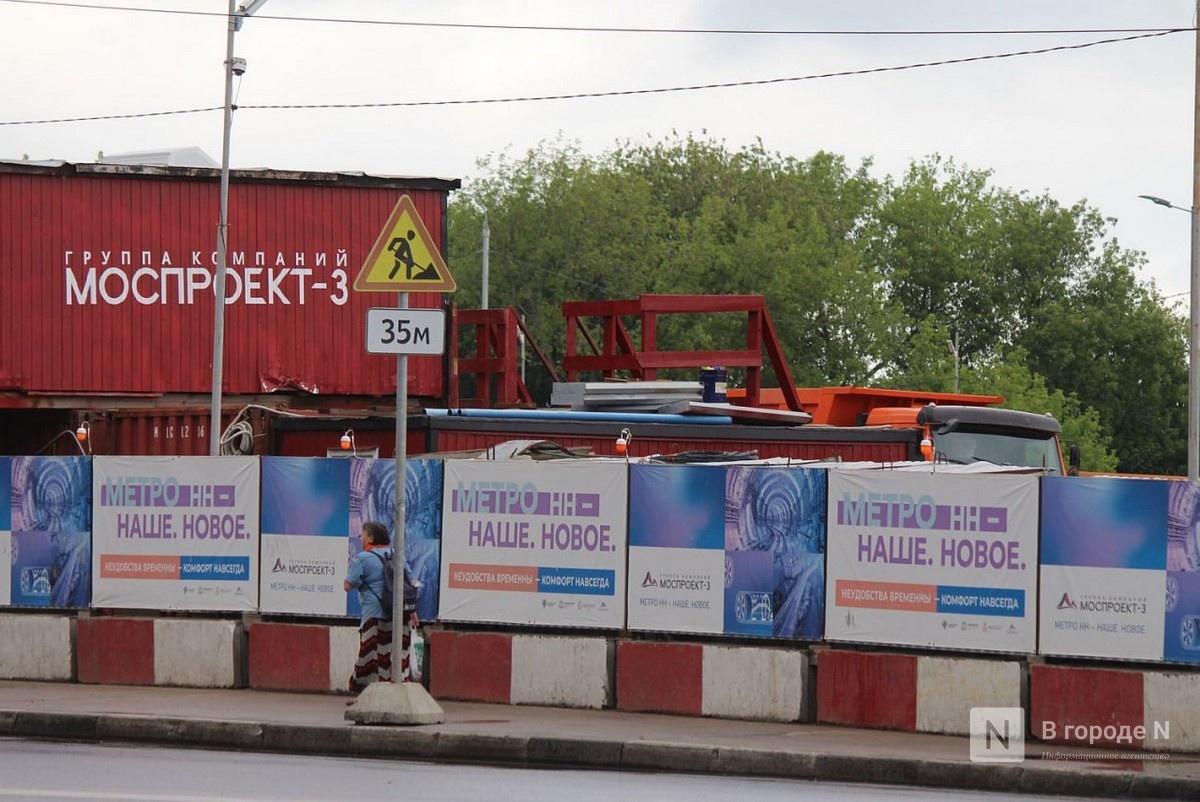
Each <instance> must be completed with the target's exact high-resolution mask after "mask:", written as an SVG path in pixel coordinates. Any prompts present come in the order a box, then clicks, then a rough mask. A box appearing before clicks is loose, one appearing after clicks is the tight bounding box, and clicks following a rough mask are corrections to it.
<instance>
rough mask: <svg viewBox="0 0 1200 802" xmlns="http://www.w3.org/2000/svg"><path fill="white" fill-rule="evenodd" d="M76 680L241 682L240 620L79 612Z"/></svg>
mask: <svg viewBox="0 0 1200 802" xmlns="http://www.w3.org/2000/svg"><path fill="white" fill-rule="evenodd" d="M76 649H77V655H78V667H79V670H78V678H79V681H80V682H84V683H96V684H102V685H103V684H108V685H180V686H187V687H194V688H236V687H241V686H243V685H244V684H245V678H244V671H243V669H242V666H243V664H244V655H243V650H242V625H241V622H238V621H221V620H207V619H186V618H179V619H173V618H159V619H155V618H117V617H107V616H104V617H95V618H93V617H89V616H81V617H80V618H79V620H78V621H77V641H76Z"/></svg>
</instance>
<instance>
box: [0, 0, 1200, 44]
mask: <svg viewBox="0 0 1200 802" xmlns="http://www.w3.org/2000/svg"><path fill="white" fill-rule="evenodd" d="M0 2H3V3H12V4H16V5H26V6H52V7H57V8H79V9H89V10H92V11H123V12H138V13H144V14H174V15H179V16H189V17H228V16H229V15H228V14H225V13H222V12H218V11H186V10H183V9H174V8H145V7H142V6H117V5H94V4H91V3H70V2H65V0H0ZM254 19H255V20H256V21H257V20H279V21H284V22H320V23H332V24H339V25H392V26H400V27H409V28H450V29H455V28H459V29H473V30H486V31H497V30H499V31H542V32H565V33H666V34H722V35H745V36H992V35H996V36H1010V35H1022V34H1063V33H1088V34H1095V33H1154V32H1159V33H1165V32H1169V31H1175V30H1178V29H1176V28H1165V27H1160V28H1031V29H1019V28H1007V29H998V30H982V29H976V30H972V29H965V30H946V31H926V30H900V31H868V30H846V31H822V30H773V29H765V28H757V29H756V28H636V27H618V26H611V27H610V26H586V25H501V24H487V23H473V22H414V21H402V20H377V19H353V18H343V17H289V16H282V15H271V14H255V15H254ZM1186 30H1195V29H1194V28H1189V29H1186Z"/></svg>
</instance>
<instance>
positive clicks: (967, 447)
mask: <svg viewBox="0 0 1200 802" xmlns="http://www.w3.org/2000/svg"><path fill="white" fill-rule="evenodd" d="M915 423H916V424H917V425H918V426H920V427H922V428H923V429H924V431H925V436H926V437H927V438H928V439H929V441H930V448H929V452H928V455H927V459H931V460H933V461H934V462H950V463H957V464H960V465H969V464H971V463H973V462H991V463H993V464H996V465H1017V466H1024V467H1030V468H1042V469H1044V470H1046V471H1047V472H1048V473H1050V474H1053V475H1058V476H1064V475H1066V469H1065V466H1064V464H1063V458H1062V449H1061V448H1060V446H1059V434H1061V432H1062V427H1061V426H1059V423H1058V421H1056V420H1055V419H1054V418H1053V417H1051V416H1050V415H1037V414H1035V413H1032V412H1021V411H1019V410H1015V409H1000V408H997V407H972V406H941V405H938V404H927V405H926V406H924V407H921V408H920V409H919V410H917V413H916V420H915Z"/></svg>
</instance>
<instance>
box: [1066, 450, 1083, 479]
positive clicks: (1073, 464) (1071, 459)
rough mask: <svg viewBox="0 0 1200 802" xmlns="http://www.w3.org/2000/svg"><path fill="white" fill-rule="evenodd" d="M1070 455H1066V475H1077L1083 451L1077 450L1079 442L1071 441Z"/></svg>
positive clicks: (1081, 462)
mask: <svg viewBox="0 0 1200 802" xmlns="http://www.w3.org/2000/svg"><path fill="white" fill-rule="evenodd" d="M1069 454H1070V456H1068V457H1067V459H1068V464H1067V475H1068V476H1078V475H1079V466H1080V465H1082V464H1083V452H1082V451H1080V450H1079V443H1071V450H1070V452H1069Z"/></svg>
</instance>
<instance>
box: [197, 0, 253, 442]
mask: <svg viewBox="0 0 1200 802" xmlns="http://www.w3.org/2000/svg"><path fill="white" fill-rule="evenodd" d="M236 2H237V0H229V32H228V33H227V34H226V37H225V115H224V129H223V132H222V135H221V198H220V217H219V219H218V221H217V273H216V275H215V276H214V277H213V296H214V304H213V306H214V307H216V309H215V311H214V312H213V353H212V416H211V420H210V421H209V431H208V453H209V455H210V456H213V457H215V456H217V454H219V453H220V448H221V383H222V381H223V373H224V367H225V271H226V264H225V257H226V254H227V251H228V235H229V134H230V131H232V129H233V109H234V107H233V76H234V75H237V76H241V75H242V74H243V73H244V72H246V60H245V59H242V58H234V55H233V35H234V34H235V33H237V32H238V31H240V30H241V29H242V23H243V22H245V20H246V17H249V16H250V15H251V14H253V13H254V12H255V11H257V10H258V9H260V8H262V5H263V4H264V3H266V2H267V0H251V1H250V2H249V3H246V4H245V5H243V6H241V7H240V8H235V4H236Z"/></svg>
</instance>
